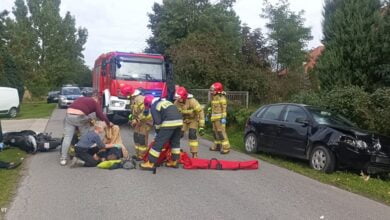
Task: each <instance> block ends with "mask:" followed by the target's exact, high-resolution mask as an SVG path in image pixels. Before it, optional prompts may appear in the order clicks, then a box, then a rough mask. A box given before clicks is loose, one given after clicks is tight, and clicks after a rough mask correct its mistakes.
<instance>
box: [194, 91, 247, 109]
mask: <svg viewBox="0 0 390 220" xmlns="http://www.w3.org/2000/svg"><path fill="white" fill-rule="evenodd" d="M189 92H190V93H191V94H193V95H194V97H195V98H196V99H197V100H198V101H199V102H200V103H201V104H207V103H209V102H210V100H211V94H210V92H209V90H208V89H190V90H189ZM226 97H227V99H228V104H232V105H241V106H245V107H246V108H248V106H249V92H248V91H226Z"/></svg>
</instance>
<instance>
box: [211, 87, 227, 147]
mask: <svg viewBox="0 0 390 220" xmlns="http://www.w3.org/2000/svg"><path fill="white" fill-rule="evenodd" d="M210 92H211V96H212V98H211V118H210V120H211V123H212V124H213V132H214V145H213V146H212V147H211V148H210V150H211V151H220V152H221V154H228V153H229V152H230V144H229V139H228V137H227V134H226V122H227V121H226V116H227V112H226V107H227V99H226V93H225V92H224V91H223V85H222V84H221V83H220V82H216V83H214V84H212V85H211V87H210Z"/></svg>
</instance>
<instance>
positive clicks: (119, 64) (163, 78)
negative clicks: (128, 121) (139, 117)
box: [92, 52, 172, 119]
mask: <svg viewBox="0 0 390 220" xmlns="http://www.w3.org/2000/svg"><path fill="white" fill-rule="evenodd" d="M168 69H170V65H169V64H168V63H166V62H165V60H164V57H163V56H162V55H159V54H143V53H124V52H109V53H106V54H102V55H100V56H99V57H98V59H97V60H96V61H95V66H94V69H93V73H92V74H93V77H92V78H93V79H92V80H93V83H92V84H93V88H94V90H95V91H97V92H98V96H99V101H100V103H101V105H102V108H103V112H105V113H106V114H107V115H108V116H109V118H110V119H112V118H113V117H114V115H116V114H118V115H122V116H125V117H126V116H127V115H128V114H129V113H130V101H129V99H128V98H127V97H125V96H124V95H123V94H122V93H121V88H122V87H123V86H125V85H131V86H132V87H133V88H136V89H140V90H141V92H142V94H143V95H148V94H151V95H153V96H155V97H163V98H167V96H168V85H167V81H168V79H172V76H171V75H172V74H171V73H170V72H171V71H167V70H168Z"/></svg>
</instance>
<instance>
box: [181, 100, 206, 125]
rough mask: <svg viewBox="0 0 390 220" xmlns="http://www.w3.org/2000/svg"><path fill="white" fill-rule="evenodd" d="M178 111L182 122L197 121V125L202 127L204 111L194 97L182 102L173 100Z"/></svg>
mask: <svg viewBox="0 0 390 220" xmlns="http://www.w3.org/2000/svg"><path fill="white" fill-rule="evenodd" d="M175 105H176V107H177V108H178V110H179V112H180V113H181V114H182V115H183V120H184V122H186V121H197V122H198V123H199V127H204V124H205V122H204V112H203V108H202V106H201V105H200V104H199V102H198V101H197V100H196V99H195V98H188V99H186V100H185V101H184V102H179V100H176V101H175Z"/></svg>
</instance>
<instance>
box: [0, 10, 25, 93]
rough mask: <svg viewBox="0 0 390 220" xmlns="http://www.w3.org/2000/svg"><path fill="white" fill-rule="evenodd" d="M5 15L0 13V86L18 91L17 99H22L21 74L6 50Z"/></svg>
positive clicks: (5, 12)
mask: <svg viewBox="0 0 390 220" xmlns="http://www.w3.org/2000/svg"><path fill="white" fill-rule="evenodd" d="M7 15H8V12H7V11H3V12H1V13H0V86H7V87H13V88H16V89H18V92H19V97H20V98H23V93H24V85H23V81H22V79H21V72H20V69H19V68H18V67H17V65H16V63H15V60H14V59H13V57H12V56H11V55H10V53H9V51H8V48H7V45H8V43H9V27H8V26H7V23H8V22H7Z"/></svg>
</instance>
